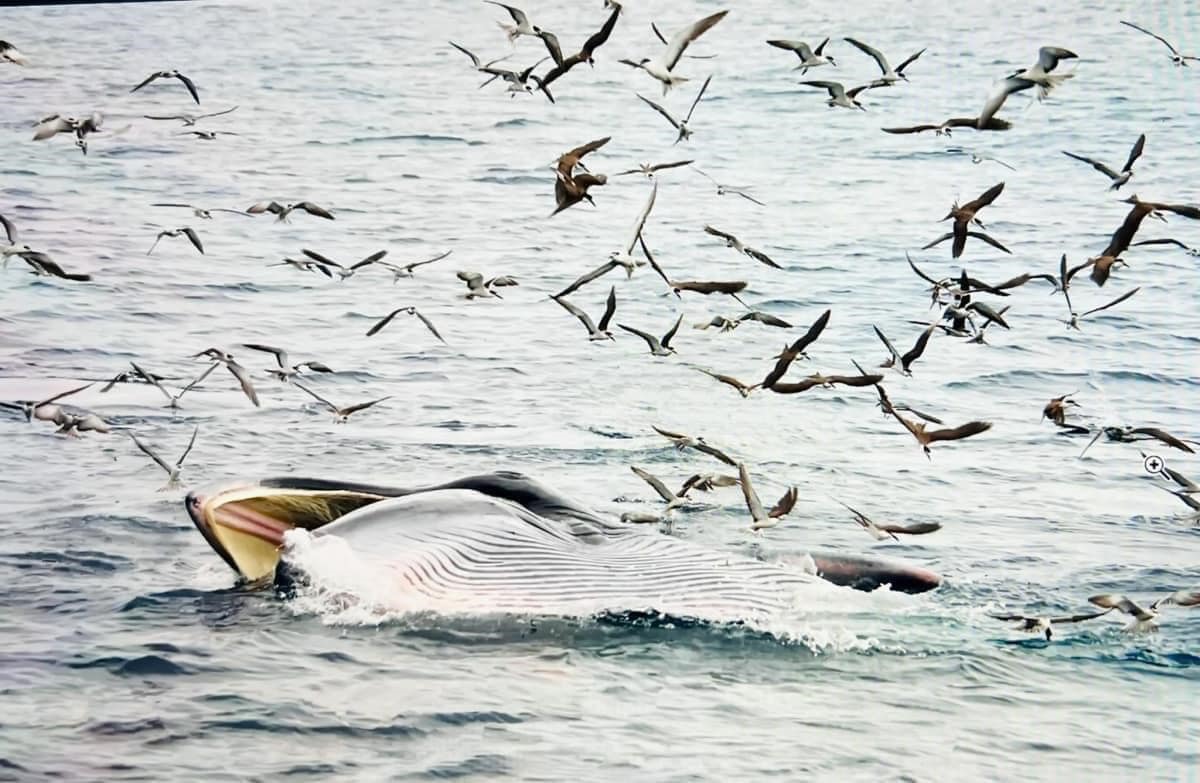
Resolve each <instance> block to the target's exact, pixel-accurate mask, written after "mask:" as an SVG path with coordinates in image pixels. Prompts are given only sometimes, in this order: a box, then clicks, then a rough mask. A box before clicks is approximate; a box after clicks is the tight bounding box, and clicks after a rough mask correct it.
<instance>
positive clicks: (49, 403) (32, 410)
mask: <svg viewBox="0 0 1200 783" xmlns="http://www.w3.org/2000/svg"><path fill="white" fill-rule="evenodd" d="M93 385H95V384H94V382H93V383H85V384H84V385H82V386H76V387H75V388H73V389H67V390H66V391H63V392H58V393H57V394H54V395H52V396H50V397H47V398H46V399H44V400H40V401H31V400H19V401H17V402H15V403H5V405H6V406H9V407H14V408H16V409H18V410H20V411H21V413H23V414H24V415H25V421H28V422H32V421H33V419H34V417H35V416H37V414H38V409H39V408H44V407H45V408H49V407H54V408H57V407H58V406H57V405H54V403H56V402H58V401H59V400H62V399H65V398H67V397H70V396H72V395H74V394H79V392H81V391H84V390H85V389H89V388H91V387H92V386H93ZM37 417H38V418H42V417H41V416H37Z"/></svg>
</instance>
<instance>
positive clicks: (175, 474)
mask: <svg viewBox="0 0 1200 783" xmlns="http://www.w3.org/2000/svg"><path fill="white" fill-rule="evenodd" d="M198 434H200V427H199V425H197V426H196V428H195V429H193V430H192V439H191V440H190V441H188V445H187V448H185V449H184V450H183V453H182V454H180V455H179V459H177V460H175V463H174V464H171V463H170V462H167V461H166V460H165V459H163V458H162V457H160V456H158V453H157V452H155V451H154V449H152V448H150V447H149V446H147V445H146V444H145V443H144V442H142V439H141V438H139V437H138V436H137V433H135V432H133V431H130V433H129V437H130V438H132V439H133V445H135V446H137V447H138V450H139V451H141V452H142V453H143V454H145V455H146V456H147V457H149V458H150V459H152V460H154V462H155V463H157V464H158V466H159V467H160V468H162V469H163V470H165V471H166V472H167V483H166V485H165V486H164V487H163V488H162V489H160V490H159V491H160V492H162V491H163V490H167V489H171V488H172V487H175V486H178V485H179V474H180V473H181V472H182V471H183V462H184V460H186V459H187V458H188V455H189V454H191V453H192V447H193V446H195V445H196V436H197V435H198Z"/></svg>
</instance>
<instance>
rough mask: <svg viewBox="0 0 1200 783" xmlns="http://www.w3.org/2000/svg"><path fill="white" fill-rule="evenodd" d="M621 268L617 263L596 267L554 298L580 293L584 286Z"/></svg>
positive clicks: (608, 262)
mask: <svg viewBox="0 0 1200 783" xmlns="http://www.w3.org/2000/svg"><path fill="white" fill-rule="evenodd" d="M619 266H620V264H619V263H617V262H616V261H605V262H604V263H603V264H601V265H600V266H598V267H596V268H595V269H593V270H592V271H590V272H587V273H586V274H584V275H583V276H582V277H580V278H579V279H578V280H576V281H575V282H574V283H571V284H570V285H569V286H567V287H566V288H564V289H563V290H561V291H559V292H558V293H557V294H555V295H554V298H555V299H557V298H559V297H563V296H566V295H568V294H571V293H574V292H575V291H578V290H579V289H580V288H582V287H583V286H585V285H587V284H588V283H590V282H592V281H593V280H595V279H596V278H598V277H603V276H604V275H606V274H608V273H609V272H611V271H612V270H614V269H616V268H617V267H619Z"/></svg>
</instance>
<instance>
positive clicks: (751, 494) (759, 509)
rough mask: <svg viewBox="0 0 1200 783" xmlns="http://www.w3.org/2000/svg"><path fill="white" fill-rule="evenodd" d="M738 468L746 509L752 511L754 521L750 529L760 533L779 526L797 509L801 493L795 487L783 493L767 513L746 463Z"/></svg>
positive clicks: (751, 515) (740, 463)
mask: <svg viewBox="0 0 1200 783" xmlns="http://www.w3.org/2000/svg"><path fill="white" fill-rule="evenodd" d="M737 467H738V477H739V478H740V480H741V481H740V483H741V485H742V497H743V498H745V500H746V508H748V509H749V510H750V517H751V519H753V522H751V524H750V529H751V530H753V531H755V532H758V531H759V530H763V529H765V528H768V527H775V526H776V525H778V524H779V520H780V519H782V518H783V517H785V516H787V514H788V513H789V512H791V510H792V509H793V508H795V506H796V499H797V498H798V497H799V494H800V493H799V491H798V490H797V489H796V488H795V487H788V490H787V492H784V493H783V497H781V498H780V499H779V501H778V502H777V503H776V504H775V505H774V506H772V507H771V510H770V511H766V510H765V509H763V504H762V501H761V500H759V499H758V493H757V492H755V491H754V485H753V484H751V483H750V471H748V470H747V469H746V463H744V462H739V463H738V466H737Z"/></svg>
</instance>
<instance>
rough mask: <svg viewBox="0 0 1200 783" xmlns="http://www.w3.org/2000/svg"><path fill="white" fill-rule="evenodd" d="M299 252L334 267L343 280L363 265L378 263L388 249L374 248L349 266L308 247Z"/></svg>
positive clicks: (319, 262)
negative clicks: (369, 253) (370, 252)
mask: <svg viewBox="0 0 1200 783" xmlns="http://www.w3.org/2000/svg"><path fill="white" fill-rule="evenodd" d="M300 252H301V253H303V254H304V255H306V256H308V257H309V258H311V259H312V260H313V261H316V262H317V263H318V264H320V265H322V266H324V267H326V268H327V269H336V270H337V275H338V278H339V279H341V280H345V279H347V278H350V277H353V276H354V274H355V273H356V272H358V270H360V269H363V268H364V267H368V266H371V265H372V264H376V263H379V261H381V260H382V259H383V258H384V257H385V256H386V255H387V254H388V251H386V250H376V251H375V252H374V253H372V254H371V255H369V256H367V257H366V258H364V259H363V260H362V261H359V262H357V263H355V264H351V265H350V266H343V265H342V264H339V263H338V262H337V261H334V260H332V259H330V258H328V257H326V256H323V255H321V254H320V253H318V252H317V251H315V250H309V249H308V248H302V249H301V250H300ZM329 276H330V277H332V276H333V275H329Z"/></svg>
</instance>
